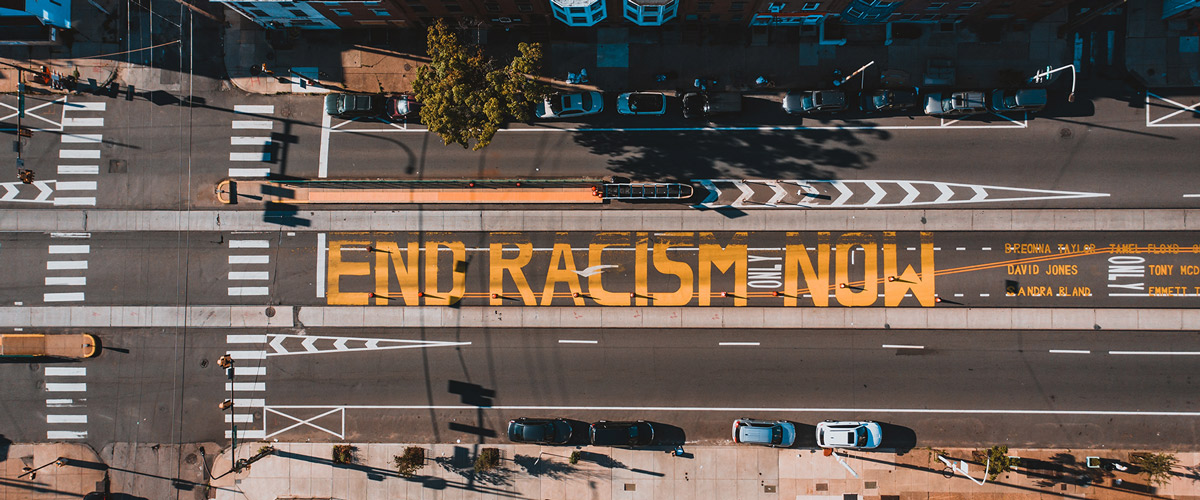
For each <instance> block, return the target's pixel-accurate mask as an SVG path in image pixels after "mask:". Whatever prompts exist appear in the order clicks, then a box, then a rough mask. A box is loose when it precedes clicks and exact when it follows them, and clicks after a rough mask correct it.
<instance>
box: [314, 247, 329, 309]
mask: <svg viewBox="0 0 1200 500" xmlns="http://www.w3.org/2000/svg"><path fill="white" fill-rule="evenodd" d="M328 251H329V249H328V248H326V247H325V233H317V280H316V281H317V298H323V297H325V279H326V278H325V253H326V252H328Z"/></svg>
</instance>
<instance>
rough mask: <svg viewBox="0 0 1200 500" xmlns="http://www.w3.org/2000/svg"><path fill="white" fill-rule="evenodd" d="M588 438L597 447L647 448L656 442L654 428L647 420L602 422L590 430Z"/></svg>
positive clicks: (593, 425)
mask: <svg viewBox="0 0 1200 500" xmlns="http://www.w3.org/2000/svg"><path fill="white" fill-rule="evenodd" d="M588 438H589V439H590V440H591V442H592V444H593V445H596V446H646V445H648V444H651V443H653V442H654V426H653V425H650V422H647V421H645V420H638V421H636V422H609V421H607V420H601V421H599V422H596V423H594V424H592V425H591V427H589V428H588Z"/></svg>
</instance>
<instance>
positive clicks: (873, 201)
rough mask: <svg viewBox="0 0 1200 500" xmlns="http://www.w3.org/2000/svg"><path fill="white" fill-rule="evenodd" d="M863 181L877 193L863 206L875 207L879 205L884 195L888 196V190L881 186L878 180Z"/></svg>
mask: <svg viewBox="0 0 1200 500" xmlns="http://www.w3.org/2000/svg"><path fill="white" fill-rule="evenodd" d="M863 183H864V184H866V185H867V187H869V188H871V191H874V192H875V195H874V196H872V197H871V199H870V200H867V203H866V204H865V205H863V206H866V207H873V206H875V205H878V204H879V202H881V201H883V197H884V196H887V191H886V190H884V189H883V188H882V187H879V183H878V182H875V181H864V182H863Z"/></svg>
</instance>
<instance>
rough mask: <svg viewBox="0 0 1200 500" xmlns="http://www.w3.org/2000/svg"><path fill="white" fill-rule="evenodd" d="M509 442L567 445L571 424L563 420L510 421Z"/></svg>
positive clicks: (533, 419)
mask: <svg viewBox="0 0 1200 500" xmlns="http://www.w3.org/2000/svg"><path fill="white" fill-rule="evenodd" d="M508 440H509V441H512V442H514V443H538V444H567V442H568V441H570V440H571V424H570V422H567V421H566V420H563V419H561V418H524V417H522V418H518V419H515V420H509V421H508Z"/></svg>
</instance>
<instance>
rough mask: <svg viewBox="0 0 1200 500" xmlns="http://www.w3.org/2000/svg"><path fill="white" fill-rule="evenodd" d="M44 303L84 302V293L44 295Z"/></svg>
mask: <svg viewBox="0 0 1200 500" xmlns="http://www.w3.org/2000/svg"><path fill="white" fill-rule="evenodd" d="M42 301H43V302H82V301H83V292H71V293H44V294H42Z"/></svg>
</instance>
